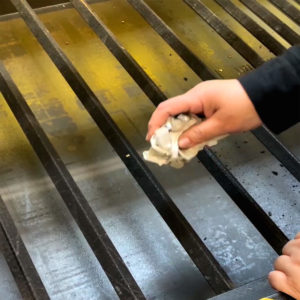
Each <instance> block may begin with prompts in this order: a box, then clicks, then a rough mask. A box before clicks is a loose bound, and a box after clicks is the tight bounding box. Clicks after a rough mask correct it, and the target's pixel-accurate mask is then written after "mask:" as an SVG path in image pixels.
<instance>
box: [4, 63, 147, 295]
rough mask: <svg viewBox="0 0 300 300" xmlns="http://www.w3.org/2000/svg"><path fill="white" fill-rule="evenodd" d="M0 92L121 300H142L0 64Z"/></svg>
mask: <svg viewBox="0 0 300 300" xmlns="http://www.w3.org/2000/svg"><path fill="white" fill-rule="evenodd" d="M0 90H2V93H3V95H4V97H5V99H6V101H7V103H8V105H9V107H10V109H11V110H12V112H13V113H14V115H15V118H16V119H17V121H18V122H19V124H20V126H21V128H22V129H23V131H24V133H25V135H26V136H27V138H28V140H29V141H30V143H31V146H32V148H33V149H34V151H35V152H36V154H37V156H38V157H39V159H40V160H41V162H42V164H43V166H44V168H45V169H46V171H47V173H48V174H49V176H50V178H51V180H52V182H53V183H54V185H55V187H56V189H57V190H58V192H59V194H60V195H61V197H62V199H63V200H64V202H65V204H66V206H67V207H68V209H69V211H70V212H71V214H72V216H73V218H74V220H75V221H76V223H77V224H78V226H79V228H80V230H81V231H82V233H83V234H84V236H85V238H86V240H87V242H88V243H89V245H90V247H91V249H92V250H93V252H94V254H95V256H96V257H97V259H98V261H99V263H100V264H101V266H102V268H103V270H104V271H105V273H106V275H107V277H108V278H109V280H110V281H111V283H112V285H113V287H114V289H115V290H116V292H117V294H118V296H119V297H120V298H121V299H145V297H144V295H143V293H142V291H141V290H140V288H139V287H138V285H137V283H136V282H135V280H134V278H133V277H132V275H131V274H130V272H129V270H128V269H127V267H126V265H125V263H124V262H123V260H122V258H121V256H120V255H119V253H118V251H117V250H116V248H115V247H114V245H113V243H112V242H111V240H110V239H109V237H108V236H107V234H106V232H105V230H104V228H103V227H102V225H101V223H100V222H99V221H98V219H97V217H96V215H95V214H94V212H93V211H92V209H91V207H90V206H89V204H88V202H87V200H86V199H85V197H84V196H83V194H82V192H81V190H80V189H79V187H78V186H77V184H76V183H75V181H74V179H73V177H72V176H71V174H70V173H69V171H68V170H67V168H66V166H65V165H64V163H63V162H62V160H61V158H60V157H59V155H58V154H57V152H56V150H55V149H54V147H53V146H52V144H51V143H50V141H49V139H48V137H47V136H46V134H45V132H44V131H43V129H42V128H41V126H40V125H39V123H38V121H37V120H36V118H35V116H34V114H33V113H32V111H31V109H30V108H29V106H28V105H27V103H26V100H25V99H24V97H23V96H22V94H21V93H20V91H19V90H18V88H17V86H16V85H15V84H14V82H13V81H12V79H11V78H10V76H9V74H8V72H7V71H6V70H5V68H4V66H3V65H2V64H0Z"/></svg>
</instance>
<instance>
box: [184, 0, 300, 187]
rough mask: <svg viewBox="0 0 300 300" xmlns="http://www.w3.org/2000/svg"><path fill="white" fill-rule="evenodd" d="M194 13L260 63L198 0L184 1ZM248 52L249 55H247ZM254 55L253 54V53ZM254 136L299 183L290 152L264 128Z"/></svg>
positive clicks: (296, 164) (298, 168)
mask: <svg viewBox="0 0 300 300" xmlns="http://www.w3.org/2000/svg"><path fill="white" fill-rule="evenodd" d="M184 1H185V2H186V3H187V4H188V5H189V6H190V7H191V8H192V9H194V10H195V12H196V13H197V14H198V15H200V16H201V17H202V18H203V19H204V20H205V21H206V22H207V23H208V24H209V25H210V26H211V27H212V28H213V29H215V30H216V31H217V32H218V33H219V34H220V35H221V37H222V38H223V39H224V40H225V41H226V42H227V43H229V44H230V45H231V46H232V47H233V48H234V49H235V50H236V51H237V52H239V53H240V54H241V55H243V56H244V57H245V58H246V59H247V60H248V61H249V62H250V63H251V64H252V65H253V66H254V67H258V66H259V65H260V64H262V62H264V60H262V59H261V58H260V59H261V60H262V62H261V61H260V60H259V61H257V60H256V59H252V58H253V50H252V49H251V48H250V47H249V46H248V45H247V44H246V43H245V42H244V41H243V40H242V39H241V38H240V37H239V36H237V35H236V34H235V33H234V32H233V31H232V30H231V29H230V28H228V27H227V26H226V25H225V24H224V23H223V22H222V21H221V20H220V19H219V18H218V17H217V16H216V15H215V14H214V13H212V12H211V11H210V10H209V9H208V8H207V7H206V6H205V5H204V4H203V3H202V2H201V1H200V0H184ZM247 52H249V54H247ZM254 53H255V52H254ZM252 133H253V134H254V136H255V137H256V138H257V139H258V140H259V141H260V142H261V143H262V144H263V145H265V147H266V148H267V149H268V150H269V151H270V152H271V153H272V154H273V155H274V156H275V157H276V158H277V159H278V160H279V161H280V162H282V164H283V165H284V166H285V167H286V168H287V169H288V170H289V172H290V173H291V174H292V175H293V176H294V177H295V178H296V179H297V180H298V181H300V161H299V160H298V159H297V158H296V156H295V155H294V154H293V153H292V152H290V151H289V150H288V149H287V148H286V147H285V146H284V145H283V144H282V143H281V142H280V141H279V140H278V139H277V138H276V137H275V136H274V135H273V134H272V132H271V131H270V130H268V129H267V128H266V127H260V128H258V129H256V130H252Z"/></svg>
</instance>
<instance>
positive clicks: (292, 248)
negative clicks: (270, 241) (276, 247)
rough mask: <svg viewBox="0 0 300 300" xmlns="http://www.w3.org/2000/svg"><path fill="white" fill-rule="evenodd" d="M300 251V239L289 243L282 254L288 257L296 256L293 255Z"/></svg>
mask: <svg viewBox="0 0 300 300" xmlns="http://www.w3.org/2000/svg"><path fill="white" fill-rule="evenodd" d="M299 249H300V239H299V238H298V239H295V240H291V241H289V242H288V243H287V244H286V245H285V246H284V247H283V249H282V254H284V255H288V256H294V255H293V254H295V253H298V251H299Z"/></svg>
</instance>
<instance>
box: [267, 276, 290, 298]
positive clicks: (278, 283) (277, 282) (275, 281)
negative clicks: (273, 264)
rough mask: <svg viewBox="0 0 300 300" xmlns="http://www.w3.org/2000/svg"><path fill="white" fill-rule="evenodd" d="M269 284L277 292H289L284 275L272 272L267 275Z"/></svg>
mask: <svg viewBox="0 0 300 300" xmlns="http://www.w3.org/2000/svg"><path fill="white" fill-rule="evenodd" d="M269 282H270V284H271V286H272V288H274V289H275V290H277V291H281V292H284V293H287V291H288V290H289V286H288V281H287V277H286V275H285V274H284V273H283V272H281V271H272V272H270V273H269Z"/></svg>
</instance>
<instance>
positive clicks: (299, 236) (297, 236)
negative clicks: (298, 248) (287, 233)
mask: <svg viewBox="0 0 300 300" xmlns="http://www.w3.org/2000/svg"><path fill="white" fill-rule="evenodd" d="M298 239H300V232H299V233H298V234H297V235H296V237H295V240H298Z"/></svg>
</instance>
